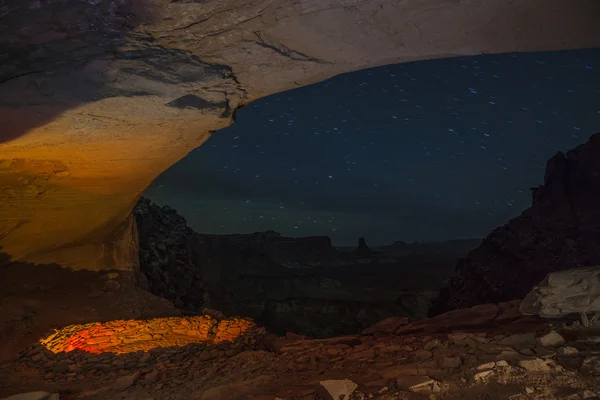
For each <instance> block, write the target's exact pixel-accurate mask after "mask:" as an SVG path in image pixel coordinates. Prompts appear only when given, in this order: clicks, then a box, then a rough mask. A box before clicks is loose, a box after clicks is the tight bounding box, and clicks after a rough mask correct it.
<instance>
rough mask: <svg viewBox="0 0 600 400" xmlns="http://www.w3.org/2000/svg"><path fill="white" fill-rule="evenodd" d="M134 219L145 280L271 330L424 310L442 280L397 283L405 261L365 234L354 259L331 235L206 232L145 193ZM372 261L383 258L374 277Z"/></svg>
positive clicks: (192, 304) (348, 324)
mask: <svg viewBox="0 0 600 400" xmlns="http://www.w3.org/2000/svg"><path fill="white" fill-rule="evenodd" d="M135 218H136V222H137V227H138V231H139V243H140V245H139V249H140V250H139V252H140V255H139V259H140V267H139V273H138V275H139V279H138V281H139V282H140V285H141V286H142V287H145V288H147V289H148V290H150V291H151V292H152V293H153V294H155V295H157V296H161V297H164V298H167V299H169V300H171V301H172V302H173V303H174V304H175V305H176V306H177V307H179V308H180V309H181V310H182V311H183V312H184V313H185V314H191V315H198V314H200V313H201V312H202V310H205V312H209V313H211V314H209V315H211V316H213V317H215V318H217V319H218V318H221V316H222V315H223V314H224V315H227V316H233V315H243V316H248V317H252V318H253V319H255V320H256V321H257V322H258V323H259V324H261V325H263V326H265V327H266V328H268V329H269V331H271V332H278V333H283V332H286V331H293V332H296V333H302V334H307V335H314V336H317V337H328V336H332V335H336V334H342V333H349V332H357V331H360V330H362V329H364V328H366V327H367V326H369V325H372V324H373V323H375V322H377V321H379V320H381V319H383V318H387V317H391V316H394V315H402V316H407V317H410V318H413V319H415V318H420V317H423V316H425V314H426V312H427V307H428V305H429V302H430V301H431V299H432V298H433V296H434V295H435V293H436V292H437V288H438V287H439V285H440V284H441V280H440V282H438V283H437V284H433V285H435V288H432V287H431V286H432V280H431V279H429V277H427V278H425V279H423V280H421V281H420V282H421V283H416V284H414V282H413V284H411V285H410V287H409V288H406V287H403V286H402V284H395V282H400V283H401V282H405V281H406V279H404V278H402V277H399V276H398V275H397V274H401V273H402V269H401V268H397V266H398V265H401V264H402V261H400V260H393V259H392V260H391V263H389V262H388V261H390V260H383V261H386V262H385V263H384V262H383V261H382V260H380V259H378V258H377V257H379V256H378V254H380V253H375V252H371V251H370V250H368V247H367V246H366V243H364V242H362V244H363V245H364V246H361V248H366V249H367V250H368V251H369V252H371V253H372V254H375V257H373V258H371V259H369V258H360V259H359V260H357V258H356V256H355V255H354V254H343V253H338V252H337V251H336V250H335V248H333V247H332V245H331V241H330V239H329V238H328V237H326V236H314V237H302V238H293V237H285V236H282V235H281V234H279V233H277V232H275V231H266V232H256V233H251V234H229V235H206V234H199V233H197V232H195V231H193V230H192V229H190V228H189V227H188V226H187V225H186V221H185V219H184V218H183V217H182V216H180V215H179V214H177V212H176V211H175V210H173V209H172V208H170V207H168V206H164V207H160V206H158V205H156V204H152V203H151V202H150V200H148V199H145V198H142V199H141V200H140V202H139V204H138V205H137V206H136V207H135ZM365 261H369V262H376V263H380V268H377V272H372V273H371V274H370V275H369V276H368V277H367V279H366V278H365V275H364V266H363V265H362V263H363V262H365ZM394 262H395V263H396V264H394ZM413 262H415V261H414V260H413ZM433 264H434V265H437V267H438V268H439V270H444V271H449V270H450V269H451V267H452V265H453V263H452V262H451V261H448V260H447V258H444V259H441V260H438V261H437V262H435V263H433ZM427 265H430V264H429V261H428V263H427ZM386 271H392V273H391V274H388V273H387V272H386ZM394 271H395V272H394ZM417 281H418V279H417ZM215 310H218V311H215Z"/></svg>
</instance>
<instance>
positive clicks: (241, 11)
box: [0, 0, 600, 269]
mask: <svg viewBox="0 0 600 400" xmlns="http://www.w3.org/2000/svg"><path fill="white" fill-rule="evenodd" d="M598 20H600V4H599V3H598V1H597V0H572V1H564V0H520V1H519V0H518V1H506V0H478V1H471V0H464V1H462V0H461V1H448V0H426V1H400V2H398V1H389V0H329V1H323V0H308V1H301V2H299V1H287V0H274V1H253V2H239V1H238V0H206V1H171V0H153V1H150V0H140V1H134V0H122V1H119V2H115V1H112V0H97V1H71V0H53V1H46V0H41V1H23V0H7V1H4V2H3V3H2V7H0V26H1V27H2V29H1V31H2V35H0V48H1V49H2V59H1V60H0V247H2V250H1V251H3V252H6V253H8V254H9V255H11V256H12V257H13V258H15V259H19V260H26V261H31V262H35V263H49V262H58V263H60V264H63V265H66V266H69V267H71V268H74V269H108V268H117V269H129V268H132V266H133V265H135V259H131V258H130V255H131V254H132V252H131V251H129V250H128V246H129V245H130V244H131V242H132V240H131V235H133V233H132V232H131V231H124V230H123V229H122V226H121V225H122V223H123V221H124V220H125V219H126V218H127V217H128V215H129V214H130V212H131V209H132V208H133V206H134V205H135V203H136V201H137V200H138V199H139V196H140V195H141V194H142V193H143V191H144V190H145V189H146V188H147V187H148V185H149V184H150V183H151V182H152V180H153V179H155V178H156V177H157V176H158V175H159V174H160V173H161V172H163V171H164V170H165V169H166V168H168V167H169V166H170V165H172V164H173V163H175V162H177V161H178V160H179V159H181V158H182V157H184V156H185V155H186V154H187V153H189V152H190V151H191V150H193V149H194V148H195V147H197V146H199V145H201V144H202V143H203V142H204V141H205V140H206V139H207V137H208V136H209V133H210V132H211V131H214V130H217V129H220V128H223V127H225V126H227V125H228V124H230V123H231V121H232V118H233V116H234V113H235V111H236V110H237V109H238V108H239V107H240V106H242V105H244V104H248V103H249V102H251V101H254V100H256V99H258V98H260V97H263V96H266V95H269V94H272V93H276V92H281V91H284V90H287V89H292V88H295V87H299V86H303V85H306V84H309V83H314V82H317V81H320V80H323V79H326V78H328V77H331V76H333V75H336V74H339V73H343V72H348V71H354V70H359V69H363V68H368V67H373V66H378V65H384V64H392V63H400V62H408V61H414V60H424V59H432V58H438V57H452V56H457V55H476V54H483V53H499V52H512V51H535V50H559V49H570V48H583V47H595V46H598V45H600V39H599V38H600V24H598V23H597V21H598Z"/></svg>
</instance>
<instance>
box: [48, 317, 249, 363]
mask: <svg viewBox="0 0 600 400" xmlns="http://www.w3.org/2000/svg"><path fill="white" fill-rule="evenodd" d="M256 329H257V326H256V324H254V322H252V321H248V320H245V319H241V318H231V319H225V320H222V321H219V320H217V319H215V318H212V317H210V316H208V315H203V316H198V317H168V318H155V319H150V320H116V321H109V322H105V323H100V322H92V323H89V324H83V325H69V326H66V327H64V328H62V329H57V330H55V332H54V333H53V334H52V335H50V336H48V337H47V338H44V339H41V340H40V343H41V344H42V345H44V346H45V347H46V348H47V349H48V350H50V351H52V352H53V353H60V352H63V351H64V352H69V351H74V350H82V351H87V352H89V353H94V354H100V353H104V352H111V353H117V354H123V353H131V352H136V351H140V350H142V351H148V350H150V349H153V348H156V347H171V346H185V345H187V344H190V343H204V344H216V343H220V342H225V341H228V342H231V341H234V340H235V339H237V338H238V337H239V336H241V335H243V334H248V333H250V332H251V331H254V330H256Z"/></svg>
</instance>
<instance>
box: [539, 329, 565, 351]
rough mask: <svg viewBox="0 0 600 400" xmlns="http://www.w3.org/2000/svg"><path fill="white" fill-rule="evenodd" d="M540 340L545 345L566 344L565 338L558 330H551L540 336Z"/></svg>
mask: <svg viewBox="0 0 600 400" xmlns="http://www.w3.org/2000/svg"><path fill="white" fill-rule="evenodd" d="M538 342H539V344H540V345H541V346H543V347H558V346H562V345H563V344H565V339H564V338H563V337H562V336H561V335H560V334H558V333H557V332H556V331H550V332H548V333H547V334H545V335H543V336H541V337H539V338H538Z"/></svg>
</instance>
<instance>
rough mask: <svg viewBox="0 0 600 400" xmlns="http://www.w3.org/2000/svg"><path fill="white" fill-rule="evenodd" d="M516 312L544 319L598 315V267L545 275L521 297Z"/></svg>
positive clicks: (599, 270)
mask: <svg viewBox="0 0 600 400" xmlns="http://www.w3.org/2000/svg"><path fill="white" fill-rule="evenodd" d="M520 310H521V312H522V313H523V314H526V315H539V316H541V317H545V318H559V317H564V316H567V315H569V314H575V313H577V314H580V313H597V312H600V267H585V268H573V269H568V270H564V271H557V272H553V273H550V274H548V275H547V276H546V278H545V279H544V280H543V281H542V282H540V283H539V284H538V285H537V286H535V287H534V288H533V290H532V291H531V292H529V294H528V295H527V296H526V297H525V299H524V300H523V302H522V303H521V306H520Z"/></svg>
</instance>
